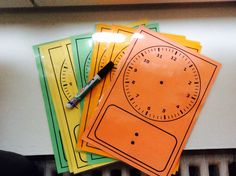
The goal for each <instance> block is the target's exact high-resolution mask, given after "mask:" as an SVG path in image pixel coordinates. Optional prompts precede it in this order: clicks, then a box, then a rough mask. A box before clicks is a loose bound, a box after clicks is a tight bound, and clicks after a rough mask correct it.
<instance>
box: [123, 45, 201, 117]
mask: <svg viewBox="0 0 236 176" xmlns="http://www.w3.org/2000/svg"><path fill="white" fill-rule="evenodd" d="M123 88H124V93H125V96H126V98H127V100H128V102H129V104H130V105H131V106H132V108H133V109H134V110H135V111H136V112H138V113H139V114H140V115H142V116H144V117H145V118H148V119H150V120H155V121H160V122H165V121H172V120H176V119H179V118H181V117H183V116H185V115H186V114H187V113H188V112H189V111H190V110H191V109H192V108H193V107H194V105H195V104H196V102H197V100H198V98H199V94H200V91H201V90H200V89H201V80H200V75H199V72H198V69H197V67H196V66H195V64H194V63H193V62H192V60H191V59H190V58H189V57H188V56H187V55H186V54H184V53H183V52H182V51H181V50H178V49H176V48H173V47H169V46H153V47H149V48H146V49H144V50H142V51H140V52H139V53H137V54H136V55H135V56H134V57H133V58H132V59H131V60H130V62H129V63H128V65H127V67H126V68H125V72H124V76H123Z"/></svg>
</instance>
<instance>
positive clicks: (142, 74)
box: [33, 21, 221, 176]
mask: <svg viewBox="0 0 236 176" xmlns="http://www.w3.org/2000/svg"><path fill="white" fill-rule="evenodd" d="M33 49H34V53H35V58H36V63H37V68H38V72H39V78H40V83H41V88H42V94H43V98H44V104H45V109H46V114H47V119H48V124H49V129H50V134H51V140H52V144H53V151H54V156H55V162H56V166H57V171H58V173H63V172H68V171H69V172H72V173H80V172H84V171H87V170H90V169H93V168H97V167H101V166H104V165H107V164H111V163H113V162H117V161H123V162H125V163H127V164H129V165H131V166H133V167H135V168H137V169H139V170H140V171H142V172H144V173H146V174H148V175H155V176H166V175H172V174H173V175H174V174H175V173H176V172H177V171H178V168H179V160H180V156H181V152H182V151H183V149H184V146H185V144H186V142H187V140H188V138H189V136H190V133H191V131H192V129H193V127H194V124H195V122H196V120H197V118H198V116H199V113H200V111H201V109H202V107H203V105H204V102H205V100H206V97H207V95H208V93H209V92H210V89H211V87H212V85H213V83H214V81H215V79H216V76H217V73H218V72H219V69H220V67H221V64H219V63H218V62H216V61H214V60H212V59H210V58H208V57H205V56H203V55H201V54H200V51H201V45H200V43H199V42H198V41H192V40H188V39H187V38H186V37H185V36H182V35H176V34H168V33H163V32H159V25H158V24H157V23H148V22H147V21H138V22H135V23H132V24H129V25H126V26H123V25H114V24H113V25H110V24H97V25H96V31H94V32H91V33H90V34H80V35H77V36H72V37H68V38H66V39H59V40H57V41H52V42H48V43H43V44H38V45H35V46H33ZM110 61H112V62H113V63H114V66H113V68H112V70H111V71H110V72H109V73H108V74H107V75H106V76H105V77H104V78H103V79H102V80H101V81H100V82H99V83H98V84H97V85H96V86H94V87H93V88H92V89H91V90H90V91H89V92H88V93H87V95H86V96H85V97H84V99H83V100H82V101H80V102H79V103H78V104H77V105H76V106H75V107H74V108H72V109H68V108H67V107H66V105H67V103H68V101H69V100H71V99H72V98H73V97H74V96H75V95H76V94H77V93H78V92H79V91H80V90H81V89H82V88H83V87H84V86H85V85H86V83H87V82H88V81H89V80H91V79H92V78H93V77H94V76H95V75H96V74H97V73H98V72H99V71H100V70H101V69H102V68H104V66H105V65H106V64H107V63H109V62H110Z"/></svg>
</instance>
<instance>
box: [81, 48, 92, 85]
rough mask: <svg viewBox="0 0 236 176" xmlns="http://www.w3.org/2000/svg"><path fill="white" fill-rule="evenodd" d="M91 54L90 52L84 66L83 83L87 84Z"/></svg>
mask: <svg viewBox="0 0 236 176" xmlns="http://www.w3.org/2000/svg"><path fill="white" fill-rule="evenodd" d="M91 52H92V51H90V52H89V53H88V55H87V57H86V59H85V64H84V75H83V76H84V78H83V79H84V83H86V82H88V77H89V70H90V64H91Z"/></svg>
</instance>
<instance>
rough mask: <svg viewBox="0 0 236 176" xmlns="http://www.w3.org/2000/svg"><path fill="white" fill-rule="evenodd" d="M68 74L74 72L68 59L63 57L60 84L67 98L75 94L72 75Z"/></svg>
mask: <svg viewBox="0 0 236 176" xmlns="http://www.w3.org/2000/svg"><path fill="white" fill-rule="evenodd" d="M69 75H74V73H73V69H72V66H71V63H70V60H69V59H65V60H64V61H63V63H62V66H61V70H60V86H61V89H62V92H63V94H64V95H65V97H66V99H67V100H70V99H71V98H73V97H74V96H75V93H74V91H73V86H77V85H76V81H75V79H74V77H73V78H72V76H69Z"/></svg>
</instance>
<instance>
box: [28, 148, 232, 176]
mask: <svg viewBox="0 0 236 176" xmlns="http://www.w3.org/2000/svg"><path fill="white" fill-rule="evenodd" d="M30 158H31V160H33V161H34V162H35V163H36V164H37V165H38V166H39V168H40V170H42V172H43V173H44V176H57V175H60V176H72V175H73V174H70V173H64V174H57V172H56V168H55V163H54V160H53V156H40V157H30ZM76 176H146V175H145V174H144V173H142V172H140V171H139V170H137V169H135V168H132V167H130V166H128V165H126V164H124V163H122V162H118V163H114V164H110V165H108V166H105V167H101V168H98V169H94V170H91V171H87V172H84V173H80V174H76ZM176 176H236V150H216V151H212V150H208V151H184V153H183V155H182V157H181V161H180V169H179V172H178V173H177V174H176Z"/></svg>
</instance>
